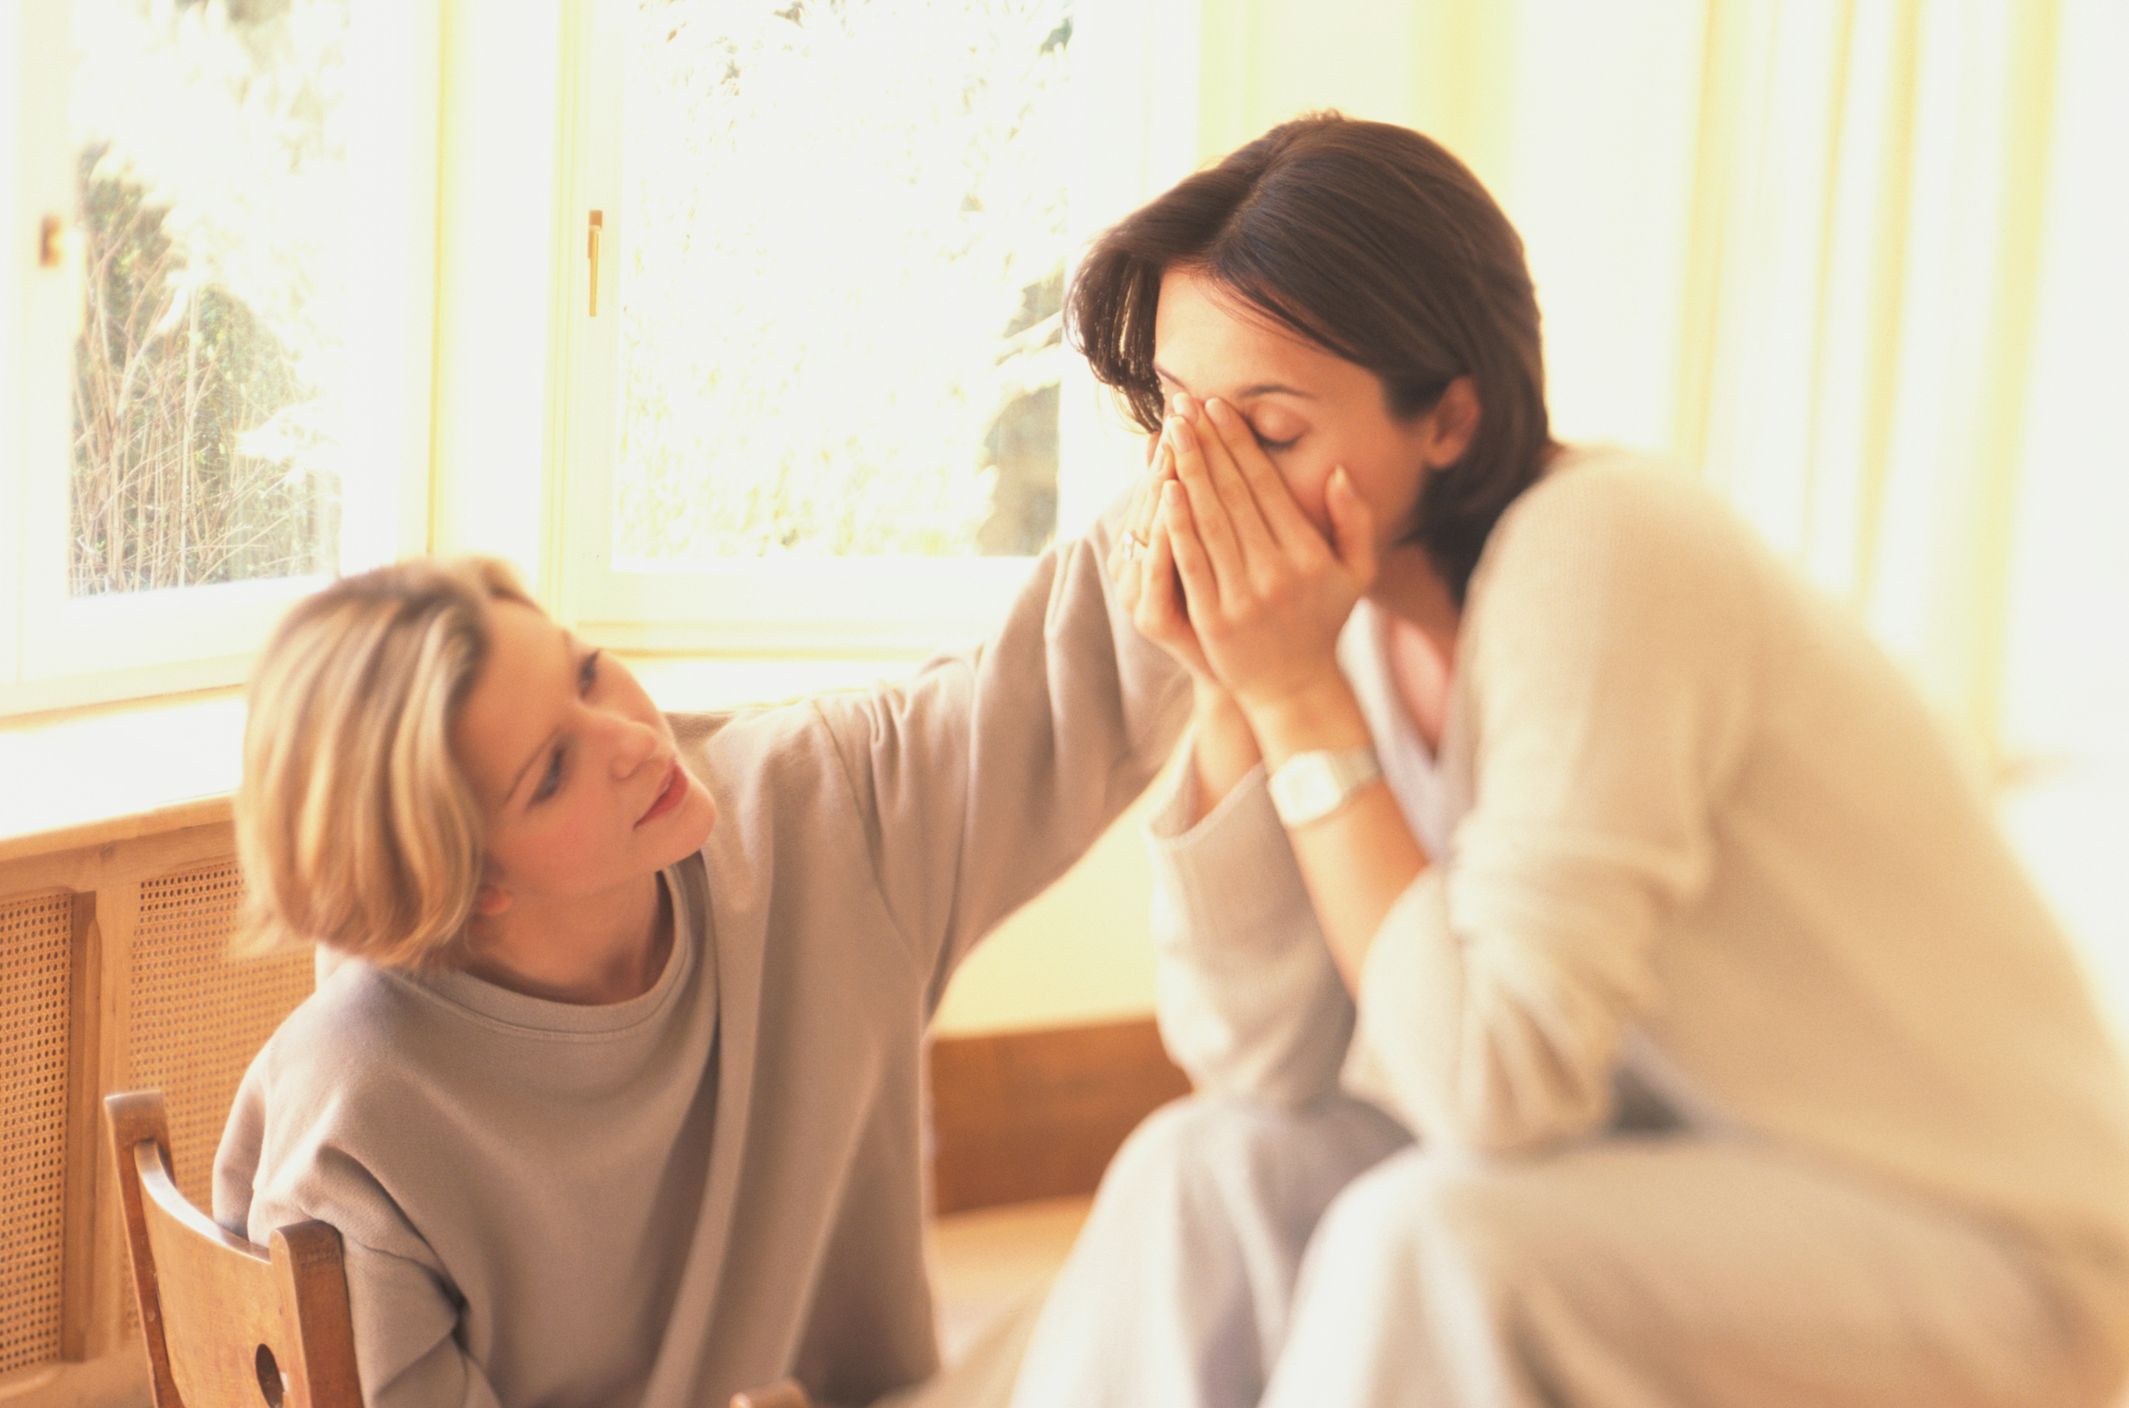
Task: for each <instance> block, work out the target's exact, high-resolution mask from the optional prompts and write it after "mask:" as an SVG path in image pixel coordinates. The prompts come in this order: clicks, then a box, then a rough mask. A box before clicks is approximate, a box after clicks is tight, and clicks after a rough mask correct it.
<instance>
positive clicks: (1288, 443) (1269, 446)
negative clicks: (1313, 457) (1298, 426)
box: [1257, 435, 1301, 454]
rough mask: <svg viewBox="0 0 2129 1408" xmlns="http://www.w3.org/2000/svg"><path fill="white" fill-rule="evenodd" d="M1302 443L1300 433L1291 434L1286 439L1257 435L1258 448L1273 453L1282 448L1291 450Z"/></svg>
mask: <svg viewBox="0 0 2129 1408" xmlns="http://www.w3.org/2000/svg"><path fill="white" fill-rule="evenodd" d="M1300 443H1301V437H1300V436H1298V435H1295V436H1291V437H1289V438H1287V439H1285V440H1267V439H1265V438H1264V437H1263V436H1261V435H1259V436H1257V448H1258V449H1260V450H1265V451H1267V452H1270V453H1273V454H1276V453H1277V452H1279V451H1280V450H1291V449H1293V448H1294V446H1296V445H1298V444H1300Z"/></svg>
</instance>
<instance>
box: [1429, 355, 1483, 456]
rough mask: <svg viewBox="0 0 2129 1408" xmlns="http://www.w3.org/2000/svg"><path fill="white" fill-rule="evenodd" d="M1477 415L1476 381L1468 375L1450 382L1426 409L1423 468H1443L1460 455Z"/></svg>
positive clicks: (1474, 428)
mask: <svg viewBox="0 0 2129 1408" xmlns="http://www.w3.org/2000/svg"><path fill="white" fill-rule="evenodd" d="M1479 415H1480V406H1479V403H1478V383H1477V382H1475V381H1473V380H1472V379H1471V378H1470V377H1468V376H1460V377H1458V378H1456V379H1455V380H1454V381H1452V382H1450V383H1449V385H1448V386H1447V387H1446V388H1444V389H1443V391H1442V394H1441V399H1440V400H1438V401H1436V402H1435V403H1434V409H1433V410H1431V411H1429V412H1427V433H1426V438H1425V440H1424V441H1423V443H1422V446H1421V453H1423V454H1424V455H1425V456H1426V462H1427V468H1429V469H1445V468H1447V467H1448V466H1450V465H1452V464H1455V463H1456V462H1457V461H1458V460H1460V459H1462V458H1463V457H1464V451H1466V450H1468V449H1470V448H1471V437H1472V436H1474V435H1476V434H1478V422H1479Z"/></svg>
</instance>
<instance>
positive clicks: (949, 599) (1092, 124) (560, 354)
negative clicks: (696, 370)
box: [542, 0, 1200, 658]
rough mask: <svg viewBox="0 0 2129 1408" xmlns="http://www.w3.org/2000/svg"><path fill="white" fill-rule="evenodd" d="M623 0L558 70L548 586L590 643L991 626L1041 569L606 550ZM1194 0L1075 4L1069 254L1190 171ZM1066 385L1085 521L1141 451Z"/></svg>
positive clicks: (1073, 510)
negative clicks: (594, 242)
mask: <svg viewBox="0 0 2129 1408" xmlns="http://www.w3.org/2000/svg"><path fill="white" fill-rule="evenodd" d="M626 3H627V0H570V3H569V4H567V5H566V6H565V12H564V39H563V42H562V55H563V59H562V63H561V66H560V74H559V79H560V88H561V93H560V97H559V100H558V106H559V113H560V119H559V123H558V129H559V133H560V149H561V169H560V171H559V172H558V177H557V181H556V191H555V195H556V202H557V204H556V216H555V227H556V229H557V230H558V232H560V233H559V235H558V240H557V243H558V247H559V255H558V258H557V260H556V267H555V271H554V272H555V277H556V296H555V297H554V298H553V300H552V306H553V308H554V309H555V313H556V323H555V326H554V329H553V332H552V335H551V338H552V346H553V347H554V349H555V354H556V361H555V369H556V370H555V377H556V383H557V386H558V389H559V394H558V395H557V397H556V399H555V406H556V413H555V415H554V418H553V422H552V424H551V426H550V434H551V437H552V438H551V441H550V452H551V454H552V455H553V460H552V469H551V478H552V481H553V485H554V490H555V493H554V499H553V500H552V501H553V502H555V503H556V504H558V505H559V506H561V508H562V515H561V517H560V520H559V522H558V523H556V524H555V525H553V527H552V530H551V531H550V533H549V535H548V538H547V542H546V544H545V548H546V552H545V560H544V563H543V572H542V577H543V580H544V586H545V591H544V592H543V596H545V597H546V598H547V599H548V600H549V601H550V602H551V603H553V604H555V605H556V606H557V607H558V608H559V610H560V612H561V614H563V615H564V616H566V617H567V618H568V619H570V620H571V621H572V622H573V623H574V624H575V625H576V627H577V629H578V630H579V631H580V632H581V633H583V634H585V635H586V636H588V637H591V638H595V639H598V640H600V641H603V642H605V643H607V644H610V645H614V646H619V647H623V648H631V649H636V650H644V651H689V652H696V653H710V654H720V655H722V654H732V655H744V656H768V655H815V656H821V655H825V656H846V657H855V656H862V657H872V658H877V657H881V656H889V655H896V654H908V653H917V652H922V651H924V650H928V649H931V648H935V647H937V646H939V645H941V644H946V643H951V642H955V641H958V640H962V639H966V638H968V637H970V636H972V635H975V634H979V633H981V632H983V631H985V630H987V629H988V628H989V627H990V626H991V625H992V624H994V623H995V621H996V619H997V618H998V616H999V615H1000V614H1001V613H1002V612H1003V610H1004V607H1005V605H1006V603H1007V602H1008V601H1009V600H1010V598H1011V593H1012V591H1013V590H1014V588H1015V587H1017V586H1018V585H1019V584H1020V583H1021V582H1022V581H1024V580H1025V578H1026V576H1027V573H1028V566H1029V562H1030V559H1027V558H1020V557H1003V558H1000V557H991V558H980V557H972V558H959V559H943V560H925V559H900V558H844V559H825V560H824V559H806V560H791V559H770V560H736V559H735V560H729V561H725V562H719V563H715V564H709V565H705V566H701V567H696V568H693V569H686V570H672V571H664V572H650V573H644V572H627V571H621V570H617V569H616V568H615V566H614V564H613V561H612V553H611V544H612V532H611V504H612V499H613V490H612V482H613V481H612V476H613V470H614V448H615V445H616V440H617V436H616V433H615V432H616V417H617V415H618V413H619V397H618V394H617V392H618V388H619V380H620V371H621V368H620V357H619V347H618V327H619V321H620V320H619V319H618V318H616V317H614V316H611V315H610V314H602V315H601V316H598V317H591V316H588V300H589V295H590V288H589V283H590V259H589V245H588V238H587V236H588V225H589V214H590V212H592V211H594V210H598V211H601V212H603V215H604V220H605V225H604V234H605V238H604V239H603V241H602V244H603V246H604V249H605V251H606V252H607V253H606V257H605V258H604V259H603V260H602V261H601V270H600V275H601V277H600V300H601V303H602V305H607V304H610V303H611V302H614V301H617V300H618V296H619V295H618V288H617V283H616V280H617V279H618V270H619V261H618V260H617V259H615V258H614V257H613V254H612V252H613V251H614V250H615V249H617V248H618V247H619V242H620V237H621V235H622V232H620V231H619V230H617V229H616V227H615V223H614V222H615V219H616V213H617V212H618V210H619V207H620V193H621V191H622V189H623V186H622V174H623V173H622V170H621V106H620V104H621V84H622V74H621V67H622V19H623V13H624V6H625V4H626ZM1199 16H1200V10H1199V8H1198V6H1197V4H1195V3H1194V2H1193V0H1144V3H1133V0H1081V3H1080V4H1079V5H1077V6H1076V7H1075V13H1074V19H1073V24H1074V30H1073V39H1072V44H1073V48H1074V51H1075V64H1074V77H1073V79H1072V90H1073V92H1074V98H1073V101H1074V102H1075V103H1076V104H1077V105H1078V106H1079V107H1080V109H1081V112H1082V115H1083V121H1082V124H1081V130H1082V131H1083V132H1084V134H1085V140H1084V141H1083V142H1082V144H1081V147H1080V163H1079V169H1077V170H1074V171H1071V172H1068V173H1067V174H1066V179H1067V181H1068V183H1069V186H1070V190H1071V197H1070V202H1071V205H1070V208H1071V219H1070V238H1071V240H1072V242H1073V244H1074V246H1075V247H1078V246H1083V245H1084V243H1085V241H1086V240H1087V239H1088V238H1090V237H1091V236H1092V235H1093V234H1094V233H1096V232H1097V231H1098V230H1099V229H1100V228H1102V227H1103V226H1104V225H1106V224H1108V223H1109V222H1111V221H1113V220H1114V219H1116V218H1117V217H1119V216H1121V215H1123V214H1124V213H1126V212H1128V211H1129V210H1130V209H1132V208H1133V207H1135V206H1136V205H1138V204H1139V203H1141V202H1142V201H1144V200H1145V199H1147V198H1149V197H1151V196H1152V195H1154V194H1157V193H1158V192H1159V191H1160V190H1161V189H1163V188H1165V187H1166V186H1167V185H1168V184H1170V183H1172V182H1173V181H1175V180H1177V179H1179V178H1180V177H1181V176H1183V175H1185V174H1187V172H1188V171H1189V170H1190V169H1191V167H1192V166H1193V165H1194V164H1195V161H1196V158H1197V138H1198V123H1197V107H1198V104H1197V81H1196V68H1195V63H1196V61H1195V57H1194V56H1195V54H1196V53H1197V49H1198V45H1197V42H1196V40H1197V28H1198V24H1199ZM1066 367H1067V370H1066V372H1065V375H1064V384H1063V385H1062V386H1061V388H1060V395H1059V407H1060V410H1059V454H1058V486H1057V488H1058V532H1059V534H1060V536H1069V535H1071V534H1074V533H1077V532H1080V531H1083V530H1084V529H1085V528H1086V526H1087V525H1088V524H1089V523H1091V522H1092V520H1093V519H1094V517H1095V516H1096V515H1097V514H1098V513H1099V512H1100V510H1101V508H1102V506H1103V505H1104V504H1106V503H1107V502H1108V501H1109V500H1110V499H1111V498H1113V497H1114V496H1115V495H1116V494H1117V493H1119V492H1120V491H1121V490H1122V489H1123V488H1124V487H1125V485H1127V484H1128V482H1129V480H1130V477H1131V475H1132V474H1133V473H1134V472H1136V471H1137V470H1138V468H1139V467H1140V465H1141V464H1142V462H1143V445H1142V441H1141V440H1140V439H1139V437H1138V433H1137V432H1136V431H1135V430H1134V429H1132V428H1130V427H1128V426H1127V425H1125V424H1124V422H1123V418H1122V417H1121V416H1120V415H1119V414H1118V413H1117V411H1116V408H1115V403H1114V399H1113V397H1111V396H1110V395H1109V394H1108V393H1107V392H1106V391H1105V390H1103V389H1102V388H1100V387H1098V386H1096V385H1095V384H1094V383H1093V380H1092V378H1091V377H1090V376H1089V375H1088V373H1087V371H1086V368H1085V365H1084V363H1082V362H1081V361H1080V360H1079V359H1078V358H1070V359H1068V360H1067V364H1066Z"/></svg>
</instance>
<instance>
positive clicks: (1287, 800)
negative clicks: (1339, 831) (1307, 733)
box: [1268, 747, 1382, 826]
mask: <svg viewBox="0 0 2129 1408" xmlns="http://www.w3.org/2000/svg"><path fill="white" fill-rule="evenodd" d="M1381 775H1382V767H1381V764H1380V763H1378V762H1377V761H1376V758H1375V750H1374V749H1373V748H1371V747H1361V748H1350V749H1347V750H1345V751H1343V752H1337V753H1326V752H1312V753H1296V754H1295V755H1294V756H1293V757H1291V758H1288V759H1287V760H1286V761H1285V762H1283V763H1281V764H1280V765H1279V768H1278V771H1276V772H1274V773H1273V774H1272V775H1271V780H1270V782H1269V784H1268V788H1269V791H1270V792H1271V802H1272V810H1274V811H1276V812H1277V813H1278V814H1279V820H1281V821H1282V822H1284V823H1286V824H1287V825H1288V826H1299V825H1302V824H1303V823H1305V822H1311V821H1314V820H1316V819H1317V818H1319V817H1323V816H1328V815H1329V814H1330V813H1332V812H1334V811H1337V810H1338V809H1339V808H1340V807H1342V806H1344V805H1345V804H1346V802H1347V800H1348V799H1350V798H1351V797H1352V795H1353V794H1354V793H1355V792H1357V791H1359V790H1360V789H1361V788H1362V787H1364V786H1366V785H1367V784H1368V783H1370V782H1373V781H1374V780H1375V779H1376V778H1378V777H1380V776H1381Z"/></svg>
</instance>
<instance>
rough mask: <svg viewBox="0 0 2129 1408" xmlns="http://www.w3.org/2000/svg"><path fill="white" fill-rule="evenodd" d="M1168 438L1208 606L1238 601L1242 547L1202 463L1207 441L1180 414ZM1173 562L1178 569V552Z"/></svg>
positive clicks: (1245, 579)
mask: <svg viewBox="0 0 2129 1408" xmlns="http://www.w3.org/2000/svg"><path fill="white" fill-rule="evenodd" d="M1168 438H1169V441H1170V442H1171V443H1172V444H1173V445H1174V447H1175V469H1176V479H1177V480H1178V481H1179V482H1180V483H1181V485H1182V498H1183V500H1184V502H1185V503H1186V505H1187V506H1188V508H1189V510H1190V513H1189V518H1190V524H1191V527H1192V529H1193V530H1194V531H1193V534H1192V537H1193V539H1194V541H1195V542H1196V544H1197V546H1198V549H1199V554H1200V557H1201V558H1202V560H1203V561H1204V564H1205V567H1206V570H1207V571H1208V573H1209V574H1210V575H1209V577H1208V582H1209V583H1210V585H1211V588H1212V593H1211V595H1210V596H1208V597H1207V606H1208V607H1215V606H1217V605H1218V603H1219V599H1220V597H1221V596H1232V597H1235V598H1237V599H1239V598H1241V597H1243V596H1245V595H1247V593H1248V591H1249V567H1248V562H1247V560H1246V559H1245V558H1244V556H1243V548H1242V544H1241V542H1240V541H1239V540H1238V539H1237V538H1236V536H1235V527H1234V520H1233V519H1232V518H1231V517H1230V516H1229V515H1228V513H1227V509H1226V506H1225V505H1224V504H1223V503H1222V502H1221V499H1220V492H1219V490H1218V489H1216V488H1215V487H1214V486H1213V482H1212V467H1211V466H1210V465H1208V464H1207V463H1206V462H1205V446H1206V443H1207V441H1206V439H1204V438H1201V437H1200V436H1199V435H1198V433H1197V431H1196V429H1195V428H1194V427H1193V426H1192V425H1191V423H1190V421H1189V419H1188V418H1187V417H1185V416H1181V415H1178V416H1176V417H1174V418H1172V419H1171V420H1170V421H1169V422H1168ZM1176 560H1177V565H1178V566H1180V565H1181V563H1182V553H1181V552H1180V551H1179V552H1178V553H1177V554H1176ZM1186 585H1187V583H1186ZM1191 609H1192V611H1193V612H1195V611H1196V609H1197V603H1196V601H1195V600H1192V602H1191Z"/></svg>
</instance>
